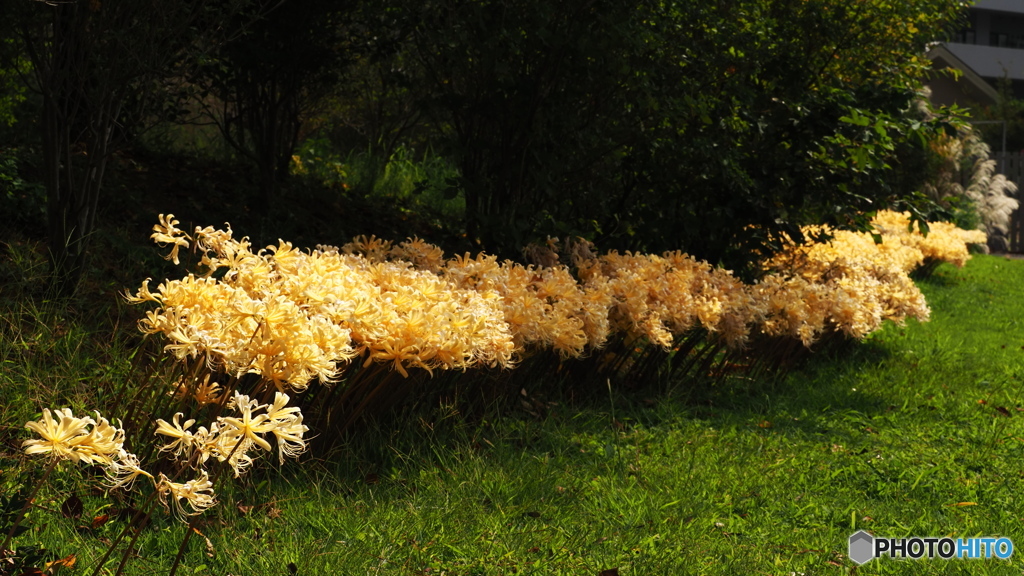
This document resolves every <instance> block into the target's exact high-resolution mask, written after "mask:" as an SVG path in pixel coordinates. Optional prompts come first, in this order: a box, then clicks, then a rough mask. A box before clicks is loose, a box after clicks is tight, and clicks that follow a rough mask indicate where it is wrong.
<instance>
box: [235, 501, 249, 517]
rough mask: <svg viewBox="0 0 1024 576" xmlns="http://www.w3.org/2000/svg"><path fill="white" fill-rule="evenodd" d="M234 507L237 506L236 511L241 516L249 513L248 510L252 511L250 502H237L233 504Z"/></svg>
mask: <svg viewBox="0 0 1024 576" xmlns="http://www.w3.org/2000/svg"><path fill="white" fill-rule="evenodd" d="M235 508H238V512H239V513H241V514H242V516H246V515H248V514H249V512H252V509H253V505H252V504H237V505H235Z"/></svg>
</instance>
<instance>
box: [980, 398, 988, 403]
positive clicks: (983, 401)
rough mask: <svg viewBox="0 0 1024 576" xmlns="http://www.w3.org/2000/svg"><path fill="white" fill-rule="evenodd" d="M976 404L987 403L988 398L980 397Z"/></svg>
mask: <svg viewBox="0 0 1024 576" xmlns="http://www.w3.org/2000/svg"><path fill="white" fill-rule="evenodd" d="M978 404H988V400H985V399H984V398H982V399H981V400H978Z"/></svg>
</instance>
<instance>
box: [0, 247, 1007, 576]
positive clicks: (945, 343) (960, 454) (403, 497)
mask: <svg viewBox="0 0 1024 576" xmlns="http://www.w3.org/2000/svg"><path fill="white" fill-rule="evenodd" d="M920 284H921V287H922V290H924V292H925V293H926V296H927V297H928V300H929V303H930V304H931V306H932V310H933V313H932V321H931V322H929V323H924V324H917V323H911V324H909V325H907V326H905V327H899V326H893V325H890V326H887V327H886V328H885V329H884V330H882V331H881V332H879V333H877V334H875V335H873V336H871V337H869V338H868V339H867V340H866V341H865V342H862V343H859V344H855V345H851V346H847V347H843V348H842V349H839V350H835V351H831V352H827V353H821V354H820V355H815V356H813V357H812V358H811V359H810V360H809V361H808V362H807V363H806V364H805V365H804V366H803V367H802V368H801V369H800V370H799V371H797V372H794V373H791V374H790V375H788V377H786V378H785V379H782V380H780V381H776V382H747V381H739V380H737V381H732V382H726V383H724V384H721V385H718V386H717V387H715V388H714V389H711V390H699V391H692V390H686V389H682V390H680V389H679V388H678V387H673V388H672V390H673V392H672V393H664V392H660V391H659V390H660V389H659V388H658V387H649V388H646V389H641V390H639V391H630V392H626V391H620V390H616V389H612V390H610V391H609V390H607V389H603V388H602V386H600V385H597V386H595V390H598V391H600V392H595V394H594V395H593V396H592V397H589V398H585V399H580V398H579V397H578V396H575V397H572V398H569V397H562V396H561V395H560V394H559V392H558V391H557V390H558V387H557V386H555V384H556V383H554V382H552V383H551V386H550V387H548V388H544V387H539V388H538V387H536V386H535V387H533V388H532V389H539V390H541V391H543V390H545V389H546V390H548V392H546V396H544V397H543V398H540V399H539V400H540V401H543V402H545V403H547V406H546V409H545V410H544V413H543V414H537V412H536V410H533V409H531V410H525V409H518V408H517V404H516V402H510V403H508V404H504V405H496V406H494V407H493V408H492V410H490V411H489V412H488V413H487V414H486V415H484V416H483V417H467V416H466V415H463V414H459V413H458V411H457V408H456V407H453V406H437V407H426V408H421V409H418V410H409V411H407V412H405V413H403V414H402V415H400V416H399V417H397V418H395V419H394V420H391V421H389V422H387V423H380V424H377V425H373V426H368V427H367V429H366V430H363V431H360V432H359V433H357V434H354V435H352V436H351V437H349V438H346V439H342V440H341V442H340V443H339V445H338V447H337V448H335V449H334V451H333V452H332V453H330V454H319V455H307V456H305V457H303V458H302V459H301V460H300V461H299V462H298V463H295V462H289V463H286V464H285V466H284V467H283V468H280V469H278V468H277V466H276V465H271V466H270V467H269V468H263V469H261V470H257V471H256V472H254V473H253V474H252V475H251V476H249V477H244V478H243V482H242V483H240V484H237V485H231V484H229V483H223V484H221V485H219V486H218V493H219V497H220V500H221V502H220V504H219V505H218V507H216V508H215V509H213V510H211V511H210V512H209V513H207V515H206V517H205V518H204V519H203V521H202V523H201V524H200V525H199V526H198V527H197V528H198V530H199V531H200V532H201V536H196V535H193V538H192V539H191V542H190V546H189V549H188V551H187V553H186V555H185V558H184V562H183V567H182V568H181V569H180V570H179V573H186V574H211V575H213V574H215V575H223V574H234V575H236V576H237V575H241V574H289V573H297V574H394V575H427V574H430V575H439V574H448V575H456V574H458V575H475V576H477V575H499V574H500V575H506V574H565V575H569V574H573V575H576V574H593V575H598V574H601V573H602V571H605V570H612V569H617V570H618V574H622V575H641V574H780V575H789V574H807V575H810V574H848V573H854V572H856V573H858V574H947V573H951V574H957V573H970V574H1019V573H1021V572H1022V571H1024V563H1022V561H1021V558H1022V557H1024V554H1019V553H1016V554H1015V555H1014V557H1013V558H1012V559H1011V560H1009V561H1002V560H995V559H993V560H974V561H966V560H953V561H941V560H932V561H893V560H888V559H884V560H874V561H872V562H870V563H868V564H866V565H864V566H861V567H856V568H855V565H854V564H853V563H852V562H851V561H850V560H849V559H847V558H846V557H845V555H846V546H847V538H848V537H849V535H850V534H852V533H853V532H854V531H856V530H858V529H862V528H863V529H867V530H869V531H872V532H873V533H875V534H876V535H884V536H911V535H916V536H947V535H949V536H953V537H967V536H1007V537H1009V538H1011V539H1012V540H1013V541H1014V542H1015V543H1017V544H1018V546H1020V545H1024V530H1022V529H1021V526H1022V521H1024V501H1022V499H1021V497H1020V496H1019V494H1020V493H1021V491H1020V490H1019V487H1020V484H1021V482H1022V477H1024V459H1022V455H1024V402H1022V398H1021V394H1022V386H1024V384H1022V382H1024V381H1022V378H1024V324H1022V318H1024V313H1022V312H1024V262H1022V261H1009V260H1005V259H1003V258H1000V257H995V256H982V257H977V258H975V259H974V260H973V261H972V262H970V263H969V264H968V265H967V267H966V268H964V269H962V270H957V269H955V268H952V267H949V266H947V265H943V266H941V267H939V268H938V269H937V271H936V272H935V273H934V275H933V276H931V277H930V278H927V279H924V280H921V281H920ZM18 306H22V307H21V308H17V307H13V308H12V307H9V308H8V309H5V310H4V312H3V314H2V316H3V318H4V324H3V327H4V328H3V329H2V330H0V360H2V362H3V366H4V370H3V372H2V374H0V389H2V390H3V391H4V392H3V393H4V397H5V398H8V399H10V400H9V401H6V402H5V403H4V408H3V412H2V413H3V417H4V419H3V425H4V428H3V443H4V454H3V461H2V462H0V469H2V470H3V471H4V472H3V475H2V476H0V479H2V485H3V486H4V487H5V489H10V488H11V487H12V486H13V485H14V484H15V483H16V482H17V481H18V480H19V479H20V480H22V481H24V480H25V479H26V478H28V475H29V474H30V473H31V472H32V470H35V469H38V467H39V465H38V463H33V462H31V461H26V460H24V459H23V458H21V457H20V456H19V451H18V442H19V441H20V440H21V439H22V438H23V437H24V435H25V432H24V431H23V430H22V429H21V424H22V423H23V422H24V421H25V420H26V419H28V418H34V417H35V413H36V412H37V411H38V409H39V408H40V407H42V406H46V405H52V406H56V405H58V404H60V403H61V402H66V401H67V402H70V401H75V402H77V403H79V405H81V406H83V407H84V406H86V404H85V403H84V402H86V401H87V400H88V398H89V395H88V390H89V388H88V386H89V383H90V382H95V379H97V378H105V379H117V378H118V377H119V375H125V377H126V375H127V367H126V366H127V356H128V355H129V354H130V347H129V346H127V345H126V344H125V343H126V342H129V340H121V339H119V337H117V336H111V335H110V334H107V335H105V336H103V337H101V338H97V337H96V335H95V334H92V333H91V332H90V331H91V330H94V329H95V328H94V327H95V326H96V325H97V324H98V323H99V321H98V320H95V319H92V320H90V319H89V318H88V317H87V316H85V315H81V314H80V315H79V316H78V317H53V316H48V315H46V314H43V313H41V312H40V311H38V310H34V309H32V308H26V307H24V306H27V305H24V304H18ZM18 310H21V312H20V313H19V312H18ZM55 318H57V319H55ZM60 318H64V321H65V322H67V324H66V325H65V328H63V329H61V328H60V326H61V324H60V322H59V319H60ZM89 322H92V324H90V323H89ZM89 326H92V327H93V328H88V327H89ZM111 342H121V344H117V345H115V346H113V347H111V346H110V343H111ZM104 343H105V345H104ZM33 347H35V348H34V349H36V350H38V352H35V353H32V354H28V353H26V352H25V351H26V350H29V349H33ZM104 371H106V372H104ZM39 382H43V383H44V384H42V385H39V384H38V383H39ZM89 407H90V408H92V407H93V406H89ZM96 408H100V409H102V410H104V411H105V413H106V415H108V416H116V413H115V407H96ZM268 462H270V460H266V459H265V460H264V466H266V465H267V463H268ZM87 476H88V474H84V475H83V474H82V472H81V471H80V470H77V469H74V468H72V467H70V466H68V467H66V468H65V469H63V471H62V472H60V473H58V475H57V477H56V478H55V481H54V483H53V485H52V486H48V487H47V488H46V489H44V491H43V492H42V494H41V500H40V504H41V505H42V506H43V508H44V509H41V510H36V511H34V512H33V515H32V517H31V526H32V527H33V529H32V531H30V532H29V533H27V534H25V535H24V536H22V537H21V538H20V539H19V541H20V542H23V543H33V542H36V541H38V542H41V543H43V544H44V545H46V547H47V548H49V549H51V550H53V552H54V553H55V555H56V556H58V557H65V556H67V555H68V554H75V555H76V559H77V565H78V568H76V569H75V571H76V572H77V573H88V572H86V570H88V571H89V572H91V569H92V567H93V566H94V564H95V560H96V558H98V556H99V555H100V554H101V553H102V552H103V550H104V540H105V539H107V540H109V539H111V538H113V537H114V536H115V535H116V533H117V532H118V531H119V530H121V529H122V527H123V526H124V522H123V521H118V520H116V519H113V518H112V519H111V520H109V521H108V522H106V523H103V524H102V525H99V526H96V527H93V526H92V523H93V519H94V518H96V517H101V516H102V515H104V514H108V515H110V516H111V517H113V516H114V515H113V514H112V512H113V510H114V509H117V508H124V507H125V506H126V504H125V503H123V502H119V501H117V500H112V499H108V498H103V497H102V495H101V494H100V493H96V492H92V491H90V490H89V488H88V487H89V485H90V483H91V481H87V480H84V479H83V478H84V477H87ZM72 490H73V491H75V492H76V493H77V494H78V495H79V496H80V497H81V499H82V500H83V502H84V504H83V507H82V512H81V515H80V516H78V517H75V514H74V513H73V512H75V510H64V512H72V513H71V514H64V513H62V504H64V502H65V499H66V497H67V495H68V492H69V491H72ZM64 508H67V506H64ZM47 510H49V511H47ZM184 531H185V530H184V525H182V524H180V523H177V522H175V521H172V520H170V519H168V518H166V517H165V516H164V515H162V514H156V515H155V516H154V518H153V521H152V523H151V524H150V526H149V527H148V528H147V529H146V530H145V531H144V532H143V534H142V536H141V537H140V539H139V542H138V548H139V549H138V557H137V558H134V559H132V560H131V562H130V563H129V565H128V571H127V573H131V574H152V573H160V572H166V571H167V569H168V567H169V566H170V564H171V562H172V560H173V558H174V555H175V554H176V552H177V548H178V545H179V543H180V540H181V537H182V536H183V534H184ZM203 537H206V538H209V543H208V544H207V542H206V540H204V538H203ZM114 566H116V563H113V562H112V563H110V564H108V567H109V568H108V569H109V571H110V572H111V573H112V571H113V569H114ZM608 573H611V572H606V574H608Z"/></svg>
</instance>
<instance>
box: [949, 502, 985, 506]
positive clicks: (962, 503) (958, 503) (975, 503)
mask: <svg viewBox="0 0 1024 576" xmlns="http://www.w3.org/2000/svg"><path fill="white" fill-rule="evenodd" d="M977 505H978V503H977V502H957V503H956V504H949V506H977Z"/></svg>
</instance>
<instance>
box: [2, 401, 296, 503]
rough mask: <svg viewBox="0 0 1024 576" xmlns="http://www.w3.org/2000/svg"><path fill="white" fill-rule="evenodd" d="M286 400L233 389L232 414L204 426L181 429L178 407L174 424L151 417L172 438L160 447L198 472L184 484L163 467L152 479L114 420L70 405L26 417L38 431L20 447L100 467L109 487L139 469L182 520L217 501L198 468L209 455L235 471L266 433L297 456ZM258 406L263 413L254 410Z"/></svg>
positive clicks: (125, 482)
mask: <svg viewBox="0 0 1024 576" xmlns="http://www.w3.org/2000/svg"><path fill="white" fill-rule="evenodd" d="M288 400H289V398H288V395H286V394H282V393H280V392H278V393H277V394H276V395H275V398H274V403H273V404H272V405H262V404H259V403H258V402H257V401H255V400H250V399H249V397H248V396H245V395H242V394H239V393H237V392H236V393H235V396H234V397H233V398H232V399H231V400H230V401H229V402H228V404H227V407H228V408H230V409H234V410H235V411H237V412H238V416H232V417H224V416H221V417H218V418H217V421H216V422H214V423H213V424H211V426H210V429H209V430H207V429H206V428H205V427H200V428H199V429H198V430H196V431H195V432H190V431H189V430H188V429H189V427H190V426H191V425H192V424H193V423H194V422H195V421H194V420H188V421H187V422H185V424H183V425H182V424H180V419H181V416H182V414H181V413H180V412H179V413H178V414H175V416H174V418H173V419H172V421H173V424H168V423H167V422H165V421H164V420H157V429H156V433H157V434H160V435H163V436H169V437H172V438H174V440H173V441H172V442H171V443H170V444H167V445H165V446H163V447H162V448H161V450H162V451H167V452H173V453H174V455H175V456H176V457H177V458H179V459H180V460H182V461H183V462H184V463H185V464H187V465H189V466H191V467H193V468H195V469H197V470H198V472H199V475H198V477H196V478H194V479H192V480H189V481H188V482H184V483H179V482H174V481H172V479H170V478H168V477H167V476H166V475H164V474H162V473H161V474H159V475H158V477H156V478H154V477H153V475H152V474H150V473H148V472H146V471H145V470H143V469H142V467H141V465H140V463H139V459H138V457H137V456H136V455H135V454H132V453H131V452H128V451H127V450H125V448H124V441H125V433H124V430H123V429H122V428H121V427H120V423H118V424H119V425H118V426H116V427H115V426H114V425H112V424H110V422H108V421H107V419H106V418H103V417H101V416H100V415H99V413H97V414H96V418H95V419H93V418H91V417H89V416H84V417H76V416H75V415H74V414H73V413H72V412H71V409H70V408H65V409H58V410H56V411H55V414H56V418H54V414H51V412H50V410H49V409H47V408H44V409H43V417H42V419H40V420H39V421H36V422H28V423H26V424H25V427H26V428H28V429H29V430H31V431H33V432H35V433H36V434H37V435H38V436H39V438H32V439H29V440H25V441H24V442H23V443H22V447H23V448H24V449H25V453H26V454H49V456H50V458H51V459H52V462H54V463H56V462H59V461H64V460H70V461H72V462H80V463H85V464H95V465H99V466H102V467H103V468H104V471H105V474H106V478H107V484H106V485H107V487H108V488H110V489H114V488H126V489H130V488H131V487H132V485H133V484H134V483H135V481H136V480H137V479H138V478H140V477H143V476H145V477H146V478H149V479H150V480H151V481H152V483H153V488H154V490H155V492H156V495H157V496H158V497H159V498H160V501H161V502H162V503H163V504H164V506H165V507H166V508H168V509H169V510H170V509H172V508H173V512H174V514H175V516H177V517H178V518H180V519H184V518H185V517H186V516H191V515H194V514H200V513H202V512H203V511H205V510H206V509H207V508H209V507H211V506H213V505H214V504H215V503H216V499H215V495H214V492H213V482H212V481H211V480H210V477H209V474H208V473H207V471H206V470H203V469H201V468H200V466H201V465H202V464H203V463H205V462H206V461H207V460H208V459H209V458H210V457H211V456H212V457H213V458H215V459H216V460H219V461H221V462H225V461H226V462H227V463H228V464H229V465H230V466H231V467H232V469H234V471H235V476H236V477H237V476H238V475H239V474H241V473H242V472H243V471H244V470H245V469H247V468H248V467H249V465H250V464H252V462H253V457H252V456H251V455H250V454H249V453H250V451H251V449H252V448H253V447H254V446H256V447H259V448H261V449H263V450H266V451H270V450H271V449H272V447H271V445H270V443H269V442H268V441H267V440H266V439H265V438H264V436H265V435H267V434H272V435H273V436H274V438H275V439H276V441H277V446H278V450H279V453H280V459H281V463H282V464H283V463H284V458H285V456H297V455H299V454H300V453H302V452H303V451H304V450H305V449H306V443H305V440H304V434H305V433H306V432H307V431H308V428H307V427H306V426H305V425H304V424H303V423H302V414H301V412H300V411H299V409H298V408H295V407H288ZM259 410H264V412H263V413H261V414H257V415H255V416H254V412H257V411H259ZM186 504H187V505H188V508H189V510H186V508H185V505H186Z"/></svg>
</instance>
